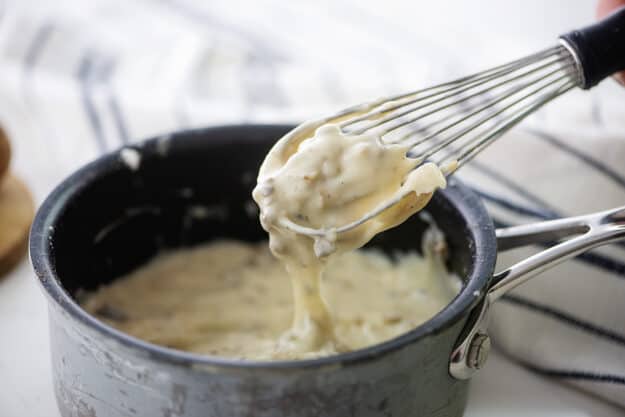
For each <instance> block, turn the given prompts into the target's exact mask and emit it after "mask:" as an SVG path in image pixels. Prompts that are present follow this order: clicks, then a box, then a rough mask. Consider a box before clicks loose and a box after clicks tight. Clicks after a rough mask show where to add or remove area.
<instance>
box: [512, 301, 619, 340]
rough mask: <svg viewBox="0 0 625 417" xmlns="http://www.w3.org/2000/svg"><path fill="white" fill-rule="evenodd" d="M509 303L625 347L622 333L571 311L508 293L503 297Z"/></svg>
mask: <svg viewBox="0 0 625 417" xmlns="http://www.w3.org/2000/svg"><path fill="white" fill-rule="evenodd" d="M502 301H505V302H506V303H507V304H511V305H515V306H518V307H523V308H525V309H528V310H532V311H533V312H536V313H541V314H544V315H547V316H549V317H551V318H553V319H556V320H558V321H560V322H562V323H565V324H567V325H569V326H572V327H575V328H576V329H579V330H582V331H585V332H587V333H592V334H593V335H595V336H598V337H601V338H603V339H606V340H610V341H612V342H615V343H616V344H618V345H620V346H623V347H625V336H624V335H621V334H619V333H617V332H615V331H613V330H610V329H606V328H604V327H601V326H597V325H595V324H592V323H590V322H588V321H585V320H582V319H580V318H577V317H575V316H573V315H571V314H569V313H565V312H563V311H560V310H557V309H555V308H553V307H550V306H547V305H544V304H540V303H537V302H535V301H532V300H530V299H527V298H525V297H521V296H519V295H516V294H507V295H505V296H504V297H503V298H502Z"/></svg>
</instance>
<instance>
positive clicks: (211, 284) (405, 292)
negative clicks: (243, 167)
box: [82, 239, 460, 360]
mask: <svg viewBox="0 0 625 417" xmlns="http://www.w3.org/2000/svg"><path fill="white" fill-rule="evenodd" d="M426 242H427V244H426V245H425V246H424V251H425V257H421V256H419V255H417V254H416V253H411V254H410V253H405V254H401V255H398V256H396V259H395V260H393V259H391V258H390V257H389V256H387V255H385V254H383V253H381V252H378V251H372V250H360V251H354V252H350V253H346V254H344V255H341V256H337V257H333V259H332V260H331V261H329V262H328V263H327V266H326V269H325V271H324V275H323V280H322V281H321V282H320V284H319V289H320V294H321V297H322V299H323V300H324V303H325V304H326V305H327V306H328V315H329V317H330V318H331V326H332V330H333V333H334V334H335V335H336V339H333V341H332V343H326V344H323V345H322V346H321V347H320V348H318V349H316V350H308V351H305V352H304V351H300V350H289V349H285V346H284V342H283V338H284V334H285V332H287V333H288V332H289V329H290V328H291V326H292V321H293V314H294V305H293V301H294V300H293V296H292V285H291V278H289V276H288V275H287V273H286V271H285V269H284V267H283V266H282V265H281V263H280V262H279V261H278V260H277V259H276V258H275V257H274V256H273V255H272V254H271V253H270V251H269V248H268V245H267V243H266V242H262V243H258V244H248V243H243V242H234V241H218V242H214V243H211V244H207V245H203V246H199V247H196V248H192V249H182V250H177V251H171V252H168V253H164V254H162V255H160V256H158V257H156V258H155V259H154V260H152V261H151V262H149V263H148V264H146V265H144V266H142V267H140V268H138V269H137V270H135V271H133V272H131V273H130V274H128V275H127V276H125V277H121V278H119V279H116V280H115V281H114V282H113V283H111V284H110V285H107V286H103V287H101V288H99V289H98V290H97V291H95V292H93V293H91V294H88V295H87V296H86V299H84V300H83V301H82V305H83V307H84V308H85V309H86V310H87V311H88V312H90V313H91V314H93V315H95V316H96V317H98V318H100V319H101V320H103V321H105V322H107V323H108V324H110V325H112V326H114V327H116V328H117V329H119V330H121V331H123V332H125V333H128V334H130V335H133V336H135V337H138V338H141V339H144V340H146V341H149V342H152V343H156V344H159V345H163V346H167V347H171V348H175V349H180V350H185V351H191V352H196V353H200V354H207V355H217V356H224V357H233V358H245V359H257V360H271V359H292V358H308V357H317V356H323V355H329V354H332V353H335V352H336V351H337V348H336V346H340V347H341V349H340V350H355V349H360V348H363V347H366V346H369V345H372V344H376V343H380V342H382V341H385V340H388V339H391V338H393V337H395V336H398V335H400V334H402V333H405V332H407V331H409V330H411V329H413V328H415V327H416V326H418V325H419V324H421V323H423V322H424V321H426V320H428V319H430V318H431V317H432V316H433V315H435V314H436V313H437V312H439V311H440V310H441V309H442V308H443V307H445V306H446V305H447V304H448V303H449V302H450V301H451V300H452V298H453V297H454V296H455V295H456V294H457V293H458V290H459V282H460V281H459V280H458V279H457V278H456V277H455V276H452V275H449V274H448V273H447V272H446V270H445V266H444V264H443V259H442V252H444V248H443V247H442V246H441V245H442V242H441V241H437V240H436V239H428V240H426Z"/></svg>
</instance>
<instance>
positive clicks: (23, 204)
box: [0, 174, 35, 277]
mask: <svg viewBox="0 0 625 417" xmlns="http://www.w3.org/2000/svg"><path fill="white" fill-rule="evenodd" d="M34 214H35V207H34V203H33V199H32V196H31V194H30V192H29V191H28V188H27V187H26V185H24V183H23V182H22V181H20V180H19V179H18V178H16V177H15V176H14V175H12V174H6V175H5V178H4V180H3V181H2V182H1V183H0V277H1V276H2V275H4V274H5V273H6V272H8V271H9V270H10V269H11V268H13V267H14V266H15V265H16V264H17V263H18V262H19V260H20V259H21V258H22V256H23V255H24V253H25V252H26V248H27V244H28V231H29V229H30V224H31V221H32V219H33V216H34Z"/></svg>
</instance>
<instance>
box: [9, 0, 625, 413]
mask: <svg viewBox="0 0 625 417" xmlns="http://www.w3.org/2000/svg"><path fill="white" fill-rule="evenodd" d="M378 3H379V2H374V1H372V0H367V1H362V2H354V1H349V0H341V1H334V2H331V1H326V2H315V3H312V2H310V3H303V2H302V3H300V2H283V1H278V0H273V1H272V0H265V1H242V0H231V1H228V2H201V1H199V0H196V1H193V0H169V1H166V0H161V1H147V0H136V1H132V2H128V1H123V0H106V1H105V0H92V1H90V2H82V1H79V0H59V1H55V2H36V1H17V0H16V1H9V2H5V3H4V5H3V8H2V9H1V10H0V59H1V61H2V65H0V89H1V90H0V92H1V94H0V96H1V97H2V100H0V118H1V122H2V124H3V125H5V126H6V128H7V130H8V131H9V133H10V135H11V136H12V137H13V138H14V143H15V147H16V162H15V165H16V166H17V167H22V171H23V176H25V177H26V179H27V180H28V182H29V183H30V184H31V185H32V187H33V188H34V191H35V195H36V197H37V199H38V201H41V200H42V199H43V198H44V197H45V195H46V194H47V193H48V192H49V191H50V189H51V187H52V186H54V185H55V184H56V183H57V182H58V181H60V180H61V179H62V178H63V177H64V176H65V175H67V174H68V173H69V172H71V171H72V170H73V169H75V168H76V167H78V166H79V165H81V164H83V163H85V162H87V161H88V160H90V159H92V158H94V157H96V156H98V155H100V154H102V153H103V152H106V151H109V150H112V149H115V148H117V147H119V146H121V145H124V144H127V143H131V142H132V141H135V140H138V139H141V138H144V137H146V136H150V135H154V134H158V133H161V132H165V131H172V130H176V129H184V128H189V127H198V126H205V125H210V124H222V123H241V122H252V121H254V122H297V121H300V120H303V119H308V118H313V117H317V116H319V115H322V114H327V113H330V112H333V111H335V110H337V109H340V108H342V107H344V106H347V105H349V104H353V103H358V102H361V101H364V100H366V99H370V98H374V97H378V96H383V95H389V94H392V93H397V92H401V91H406V90H412V89H415V88H417V87H419V86H424V85H428V84H431V83H433V82H436V81H442V80H445V79H448V78H450V77H454V76H460V75H464V74H465V73H466V72H468V71H473V70H476V69H480V68H483V67H484V65H492V64H495V63H500V62H504V61H506V60H509V59H511V58H514V57H517V56H521V55H523V54H526V53H528V52H532V51H533V50H535V49H537V48H538V47H543V46H550V45H549V44H541V45H537V44H538V43H539V41H540V42H542V41H543V40H542V39H532V38H531V34H532V33H535V32H536V31H535V30H527V33H528V35H527V39H525V38H524V39H514V40H513V39H505V40H504V39H501V38H500V37H498V36H494V35H497V34H496V33H489V32H488V31H489V30H491V29H490V28H491V26H488V25H480V28H475V27H473V26H471V25H470V23H468V22H471V21H479V19H477V16H474V17H473V18H472V17H471V16H468V17H467V19H466V21H467V23H466V26H462V25H459V26H458V27H457V28H455V29H454V30H453V31H441V32H440V33H437V34H436V36H433V35H432V24H431V22H429V23H428V22H423V23H422V24H420V25H416V24H412V25H411V24H410V22H411V20H410V17H409V18H407V17H406V16H405V15H404V14H403V13H402V7H408V6H401V5H397V4H394V3H393V4H390V3H389V4H388V5H387V7H385V8H383V9H380V8H379V7H377V6H378V5H379V4H378ZM415 4H416V2H415ZM415 4H413V5H412V6H410V7H413V8H414V7H418V6H416V5H415ZM422 7H424V6H422ZM485 9H487V8H485ZM413 11H414V10H413ZM475 13H478V11H476V12H475ZM479 13H483V11H482V9H480V10H479ZM412 17H413V19H412V22H414V16H412ZM480 17H481V16H480ZM506 18H508V19H512V20H514V19H515V16H502V17H501V19H506ZM476 19H477V20H476ZM587 19H588V20H589V19H591V16H590V15H588V16H587ZM512 20H511V21H512ZM534 23H535V22H532V19H531V18H529V19H528V22H527V25H528V27H529V28H530V29H531V25H532V24H534ZM539 23H540V24H542V25H548V24H549V22H544V21H543V22H539ZM576 23H577V22H576ZM493 24H494V23H493ZM482 26H483V27H482ZM493 27H494V26H493ZM535 29H536V30H538V26H537V27H536V28H535ZM492 30H494V29H492ZM460 38H461V39H462V45H463V46H462V47H459V45H458V41H459V39H460ZM485 40H487V41H485ZM467 45H469V46H470V50H469V47H468V46H467ZM504 45H505V48H504V47H503V46H504ZM624 109H625V89H622V88H618V87H617V85H616V84H615V83H613V82H610V81H606V82H605V83H604V84H603V85H601V86H600V87H599V88H597V89H596V90H595V91H592V92H572V93H570V94H568V95H567V96H565V97H562V98H560V99H559V100H558V101H556V102H555V103H554V104H552V105H550V106H549V107H548V108H546V109H544V110H543V111H541V112H539V113H538V114H536V115H535V116H533V117H532V118H531V119H530V120H528V121H527V123H524V124H523V125H522V126H520V127H519V128H517V129H516V130H514V131H513V132H511V133H510V134H508V135H507V137H505V138H503V139H502V140H500V141H499V142H498V143H496V144H495V145H493V146H492V147H491V148H489V149H488V150H487V151H486V152H485V153H484V155H482V156H480V158H479V159H478V160H476V161H475V162H474V163H472V164H471V165H469V166H467V167H466V168H463V170H462V171H461V173H460V177H461V178H463V179H464V180H465V181H466V182H467V183H468V184H469V186H470V187H472V188H473V189H474V190H475V192H477V193H478V194H479V195H480V196H481V197H482V198H483V199H484V201H485V202H486V203H487V205H488V208H489V210H490V212H491V214H492V216H493V219H494V220H495V222H496V223H497V224H498V225H501V226H504V225H512V224H521V223H527V222H534V221H540V220H545V219H554V218H558V217H562V216H569V215H574V214H582V213H588V212H592V211H596V210H602V209H607V208H611V207H616V206H619V205H623V204H625V164H624V163H623V161H625V110H624ZM23 167H27V169H25V168H23ZM538 249H539V248H527V249H522V250H515V251H513V252H511V253H506V254H502V255H501V256H500V259H499V261H500V267H503V266H505V265H509V264H511V263H512V262H514V261H515V260H518V259H521V258H522V257H524V256H527V255H528V254H529V253H532V252H533V251H536V250H538ZM493 316H494V319H493V323H492V326H491V331H492V334H493V337H494V342H495V344H496V346H497V348H499V349H501V350H502V351H503V352H505V353H506V354H507V355H508V356H509V357H510V358H512V359H513V360H515V361H517V362H519V363H520V364H522V365H523V366H526V367H528V368H529V369H532V370H534V371H536V372H538V373H540V374H543V375H547V376H550V377H553V378H554V379H556V380H558V381H562V382H563V383H567V384H571V385H574V386H576V387H578V388H580V389H582V390H585V391H588V392H592V393H594V394H596V395H598V396H601V397H602V398H604V399H606V400H608V401H611V402H613V403H616V404H619V405H621V406H623V407H625V246H623V245H611V246H609V247H605V248H601V249H599V250H594V251H592V252H590V253H587V254H584V255H582V256H580V257H578V258H576V259H575V260H574V261H571V262H568V263H566V264H563V265H562V266H558V267H556V268H554V269H552V270H550V271H548V272H546V273H544V274H542V275H541V276H540V277H537V278H535V279H533V280H532V281H530V282H528V283H527V284H525V285H523V286H522V287H520V288H519V289H518V290H516V291H514V292H513V293H511V294H510V295H508V296H506V297H505V299H503V300H502V301H501V302H499V303H498V305H497V306H496V308H495V311H494V315H493Z"/></svg>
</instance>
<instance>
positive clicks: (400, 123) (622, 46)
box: [285, 8, 625, 237]
mask: <svg viewBox="0 0 625 417" xmlns="http://www.w3.org/2000/svg"><path fill="white" fill-rule="evenodd" d="M623 69H625V8H622V9H620V10H617V11H616V12H614V13H613V14H611V15H610V16H608V17H606V18H605V19H603V20H602V21H600V22H598V23H596V24H594V25H592V26H589V27H586V28H583V29H580V30H576V31H573V32H570V33H567V34H565V35H562V36H561V37H560V44H559V45H557V46H554V47H551V48H548V49H545V50H543V51H540V52H537V53H535V54H532V55H529V56H526V57H524V58H521V59H517V60H515V61H512V62H509V63H507V64H504V65H500V66H497V67H495V68H491V69H488V70H486V71H482V72H478V73H475V74H473V75H469V76H466V77H462V78H459V79H457V80H454V81H449V82H446V83H443V84H439V85H436V86H433V87H428V88H425V89H422V90H418V91H413V92H410V93H406V94H401V95H398V96H394V97H388V98H384V99H382V100H378V101H375V102H373V103H368V104H364V105H359V106H355V107H351V108H349V109H346V110H344V111H342V112H340V113H339V114H337V115H334V116H331V117H328V118H326V119H324V120H322V121H320V122H319V123H320V124H321V123H338V124H339V126H340V128H341V130H342V131H343V133H345V134H363V133H373V134H376V135H378V136H379V137H380V140H381V141H382V143H384V144H388V145H390V144H402V145H405V146H407V147H408V149H409V150H408V154H407V155H408V156H409V157H411V158H415V159H416V163H417V164H419V163H421V162H425V161H432V162H436V163H437V164H439V166H441V167H442V169H443V171H444V172H445V173H446V174H447V175H449V174H451V173H452V172H454V171H455V170H456V169H457V168H459V167H460V166H462V165H464V164H465V163H466V162H468V161H470V160H471V159H472V158H474V157H475V156H476V155H477V154H479V153H480V152H481V151H482V150H484V148H486V147H487V146H488V145H490V144H491V143H493V142H494V141H495V140H496V139H497V138H499V137H500V136H501V135H502V134H504V133H505V132H506V131H508V130H509V129H510V128H512V127H513V126H514V125H516V124H518V123H519V122H520V121H521V120H523V119H524V118H525V117H527V116H528V115H530V114H531V113H533V112H535V111H536V110H537V109H539V108H540V107H542V106H543V105H545V104H546V103H548V102H550V101H551V100H553V99H555V98H556V97H558V96H560V95H562V94H564V93H566V92H567V91H569V90H571V89H573V88H574V87H580V88H582V89H589V88H591V87H593V86H594V85H596V84H597V83H598V82H599V81H601V80H603V79H604V78H606V77H608V76H609V75H611V74H613V73H615V72H617V71H620V70H623ZM398 201H399V199H396V200H394V201H391V202H389V204H386V205H385V206H384V207H378V208H377V209H376V210H375V211H374V212H372V213H369V214H368V215H367V216H364V217H362V218H360V219H358V220H356V221H354V222H352V223H350V224H347V225H344V226H342V227H339V228H336V229H334V230H333V232H336V233H341V232H346V231H349V230H351V229H353V228H355V227H357V226H359V225H361V224H362V223H364V222H365V221H367V220H369V219H371V218H372V217H374V216H375V215H377V214H379V213H380V212H381V211H383V210H386V209H387V208H389V207H390V206H392V205H393V204H396V203H397V202H398ZM285 226H287V227H289V228H290V229H292V230H295V231H297V232H298V233H303V234H306V235H309V236H311V237H322V236H324V235H325V234H326V233H327V231H324V230H321V229H313V228H307V227H303V226H300V225H297V224H295V223H292V222H291V221H287V222H286V224H285Z"/></svg>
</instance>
